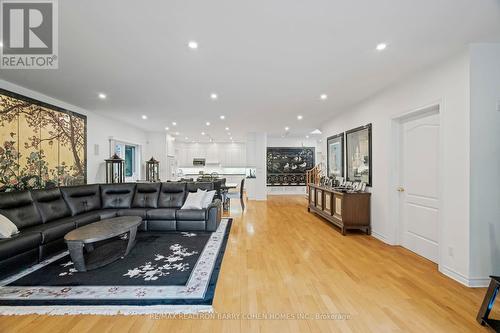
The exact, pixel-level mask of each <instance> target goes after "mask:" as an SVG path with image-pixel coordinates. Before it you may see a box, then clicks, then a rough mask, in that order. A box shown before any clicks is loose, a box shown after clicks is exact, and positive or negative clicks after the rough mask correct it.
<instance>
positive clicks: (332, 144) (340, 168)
mask: <svg viewBox="0 0 500 333" xmlns="http://www.w3.org/2000/svg"><path fill="white" fill-rule="evenodd" d="M326 142H327V143H326V145H327V152H326V154H327V159H326V164H327V172H328V176H329V177H333V176H334V177H336V178H338V177H344V133H340V134H337V135H334V136H331V137H329V138H328V139H327V140H326Z"/></svg>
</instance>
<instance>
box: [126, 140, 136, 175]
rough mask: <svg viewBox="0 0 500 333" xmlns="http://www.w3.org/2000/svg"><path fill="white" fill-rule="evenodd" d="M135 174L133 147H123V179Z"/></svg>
mask: <svg viewBox="0 0 500 333" xmlns="http://www.w3.org/2000/svg"><path fill="white" fill-rule="evenodd" d="M134 173H135V146H128V145H125V177H132V176H133V175H134Z"/></svg>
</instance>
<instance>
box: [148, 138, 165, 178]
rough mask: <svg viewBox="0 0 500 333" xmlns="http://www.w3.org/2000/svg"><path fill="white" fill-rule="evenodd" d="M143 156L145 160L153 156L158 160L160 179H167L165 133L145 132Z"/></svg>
mask: <svg viewBox="0 0 500 333" xmlns="http://www.w3.org/2000/svg"><path fill="white" fill-rule="evenodd" d="M144 156H145V158H146V160H149V159H151V157H154V158H155V159H156V160H158V161H159V162H160V170H159V176H160V180H162V181H165V180H167V134H165V133H155V132H150V133H147V134H146V145H145V147H144ZM143 164H144V163H143ZM144 178H145V177H144Z"/></svg>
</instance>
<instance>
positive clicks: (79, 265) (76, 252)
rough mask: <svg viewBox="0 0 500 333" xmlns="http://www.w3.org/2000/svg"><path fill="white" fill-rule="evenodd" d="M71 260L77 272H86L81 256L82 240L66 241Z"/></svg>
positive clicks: (83, 259) (83, 258)
mask: <svg viewBox="0 0 500 333" xmlns="http://www.w3.org/2000/svg"><path fill="white" fill-rule="evenodd" d="M67 244H68V250H69V254H70V256H71V260H72V261H73V264H74V265H75V269H76V270H77V271H79V272H86V271H87V267H86V266H85V257H84V256H83V247H84V245H83V243H82V242H67Z"/></svg>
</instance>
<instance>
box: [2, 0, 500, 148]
mask: <svg viewBox="0 0 500 333" xmlns="http://www.w3.org/2000/svg"><path fill="white" fill-rule="evenodd" d="M59 17H60V21H59V45H60V52H59V54H60V55H59V59H60V60H59V69H58V70H2V71H0V77H1V78H3V79H5V80H8V81H11V82H14V83H17V84H19V85H21V86H24V87H27V88H29V89H33V90H36V91H39V92H42V93H44V94H47V95H50V96H53V97H55V98H58V99H60V100H63V101H65V102H68V103H72V104H75V105H77V106H80V107H83V108H85V109H88V110H93V111H96V112H98V113H100V114H102V115H109V116H111V117H117V118H121V119H123V120H124V121H126V122H128V123H130V124H133V125H135V126H138V127H141V128H143V129H145V130H150V131H164V127H165V126H170V128H171V131H174V132H175V131H179V132H180V133H181V134H180V138H179V139H183V138H184V136H186V135H187V136H189V137H190V140H191V139H200V138H202V137H201V135H200V132H201V131H205V132H207V133H209V134H210V135H211V136H212V137H214V139H216V140H218V141H219V140H221V139H227V137H228V136H227V135H225V133H224V132H225V131H224V127H225V126H229V127H230V128H231V132H232V134H233V137H234V138H235V140H238V139H241V138H243V137H244V136H245V133H246V132H249V131H267V132H270V133H273V134H275V135H279V134H280V133H282V132H284V127H285V126H289V127H290V128H291V133H292V134H294V135H304V134H305V133H307V132H309V131H311V130H312V129H314V128H315V127H319V126H320V125H321V123H322V121H324V120H325V119H328V118H330V117H331V116H332V115H333V114H334V113H335V112H341V111H342V110H343V108H345V107H346V106H348V105H351V104H353V103H357V102H359V101H361V100H363V99H365V98H367V97H368V96H370V95H372V94H374V93H375V92H377V91H379V90H380V89H382V88H384V87H386V86H387V85H389V84H391V83H393V82H395V81H396V80H398V79H401V78H402V77H403V76H406V75H408V74H410V73H412V72H415V71H417V70H420V69H422V68H423V67H425V66H428V65H430V64H432V63H436V62H438V61H441V60H443V59H444V58H446V57H448V56H450V55H452V54H454V53H456V52H459V51H460V50H462V49H464V47H465V45H467V44H468V43H470V42H480V41H500V0H439V1H436V0H418V1H416V0H377V1H373V0H357V1H356V0H350V1H346V0H308V1H305V0H273V1H270V0H266V1H265V0H252V1H242V0H213V1H202V0H199V1H192V0H178V1H165V0H155V1H137V0H134V1H131V0H126V1H125V0H112V1H111V0H106V1H104V0H85V1H77V0H64V1H59ZM190 40H196V41H197V42H198V43H199V48H198V49H197V50H191V49H189V48H188V47H187V43H188V41H190ZM379 42H386V43H387V44H388V45H389V46H388V48H387V49H386V50H385V51H383V52H377V51H375V46H376V45H377V44H378V43H379ZM99 92H104V93H106V94H107V96H108V98H107V99H106V100H104V101H103V100H100V99H98V98H97V94H98V93H99ZM212 92H216V93H217V94H218V95H219V99H218V100H217V101H215V102H214V101H212V100H210V93H212ZM322 93H326V94H328V96H329V98H328V100H326V101H321V100H320V99H319V96H320V94H322ZM143 114H145V115H147V116H148V120H142V119H141V115H143ZM298 114H301V115H303V116H304V119H303V120H301V121H298V120H297V119H296V116H297V115H298ZM219 115H225V116H226V120H224V121H221V120H219ZM172 121H176V122H177V123H178V126H177V127H176V128H175V129H174V127H173V126H171V122H172ZM206 121H210V122H211V123H212V125H211V126H210V127H208V128H207V127H206V126H205V122H206Z"/></svg>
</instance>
